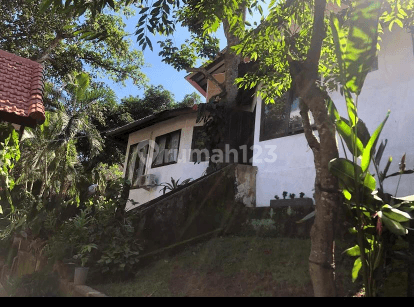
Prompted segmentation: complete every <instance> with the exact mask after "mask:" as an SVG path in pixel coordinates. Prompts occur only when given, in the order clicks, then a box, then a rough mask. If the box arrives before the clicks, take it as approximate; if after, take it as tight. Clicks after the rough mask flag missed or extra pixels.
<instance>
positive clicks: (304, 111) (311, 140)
mask: <svg viewBox="0 0 414 307" xmlns="http://www.w3.org/2000/svg"><path fill="white" fill-rule="evenodd" d="M299 109H300V116H301V117H302V124H303V129H304V132H305V137H306V140H307V141H308V144H309V147H310V148H311V149H312V151H319V149H320V143H319V141H318V139H317V138H316V136H315V134H314V133H313V130H312V126H311V124H310V120H309V114H308V112H309V108H308V106H307V105H306V104H305V103H304V102H303V101H302V99H301V100H300V103H299Z"/></svg>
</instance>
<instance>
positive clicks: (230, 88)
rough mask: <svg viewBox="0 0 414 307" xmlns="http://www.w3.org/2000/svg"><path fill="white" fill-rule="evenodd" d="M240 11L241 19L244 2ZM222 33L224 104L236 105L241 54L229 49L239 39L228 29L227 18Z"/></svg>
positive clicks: (244, 12) (238, 42)
mask: <svg viewBox="0 0 414 307" xmlns="http://www.w3.org/2000/svg"><path fill="white" fill-rule="evenodd" d="M239 9H240V13H241V14H243V21H244V20H245V19H246V7H245V5H244V4H240V7H239ZM223 30H224V35H225V36H226V39H227V47H226V49H227V50H226V52H225V54H224V69H225V80H224V86H225V88H226V105H227V107H229V108H235V107H237V101H236V97H237V93H238V90H239V88H238V86H237V84H236V78H237V77H238V74H239V64H240V62H241V56H240V55H237V54H235V53H234V52H233V50H231V48H232V47H233V46H236V45H238V44H240V39H239V38H238V37H237V36H236V35H234V33H233V32H232V31H231V29H230V25H229V23H228V21H227V20H224V21H223Z"/></svg>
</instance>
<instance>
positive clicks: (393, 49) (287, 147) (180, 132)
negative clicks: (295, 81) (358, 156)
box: [108, 29, 414, 207]
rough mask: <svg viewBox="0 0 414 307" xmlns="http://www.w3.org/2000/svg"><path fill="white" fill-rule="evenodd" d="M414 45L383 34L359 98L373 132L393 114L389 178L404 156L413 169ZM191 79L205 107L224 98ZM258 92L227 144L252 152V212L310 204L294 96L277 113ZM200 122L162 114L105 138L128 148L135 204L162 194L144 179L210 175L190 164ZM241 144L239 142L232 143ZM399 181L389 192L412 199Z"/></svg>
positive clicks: (408, 38) (245, 96)
mask: <svg viewBox="0 0 414 307" xmlns="http://www.w3.org/2000/svg"><path fill="white" fill-rule="evenodd" d="M413 43H414V39H413V34H412V33H410V32H409V31H408V30H406V29H398V30H394V31H393V32H392V33H390V32H388V31H385V33H384V35H383V37H382V44H381V50H380V52H379V54H378V60H377V62H375V65H374V66H373V67H372V71H371V72H370V73H369V74H368V76H367V78H366V81H365V83H364V87H363V89H362V93H361V95H360V96H359V103H358V115H359V117H360V118H361V119H362V120H363V121H364V122H365V124H366V126H367V128H368V130H369V131H370V133H372V132H373V131H374V130H375V129H376V128H377V127H378V125H379V124H380V123H381V122H382V121H383V120H384V118H385V116H386V114H387V111H388V110H391V115H390V117H389V120H388V121H387V123H386V125H385V127H384V129H383V132H382V134H381V139H380V142H381V140H385V139H387V140H388V144H387V146H386V148H385V151H384V155H383V157H384V158H383V161H382V163H381V165H380V168H381V169H382V168H383V167H384V166H385V163H386V160H387V158H388V156H392V157H393V158H394V162H393V164H392V165H391V168H390V170H389V173H394V172H397V171H398V162H399V160H400V159H401V157H402V156H403V154H404V153H407V157H406V165H407V168H408V169H412V168H413V167H414V136H413V134H412V133H411V131H414V121H413V120H412V116H413V115H414V107H413V101H414V91H413V89H414V46H413ZM253 65H254V63H249V62H247V61H246V62H245V63H242V64H240V66H239V74H242V73H244V72H245V71H247V70H249V69H252V67H253V68H254V66H253ZM204 68H206V69H207V71H208V72H209V73H210V74H212V75H213V76H215V77H216V79H217V80H218V81H219V82H222V81H224V62H223V59H222V58H221V57H220V56H219V57H218V58H217V59H215V60H214V61H213V62H211V63H210V64H208V65H207V66H206V67H204ZM186 79H187V80H188V81H189V82H190V83H191V84H193V86H194V87H195V88H196V89H197V90H198V91H199V92H200V93H201V94H202V95H203V96H204V97H206V101H207V100H208V99H209V98H211V97H212V96H214V95H216V94H217V93H219V89H218V88H217V87H216V86H215V85H214V84H213V83H211V82H210V81H209V80H207V79H206V78H205V77H204V75H203V74H202V73H192V74H189V75H188V76H187V77H186ZM256 91H257V88H256V89H252V90H248V91H244V90H240V93H239V97H238V102H239V107H240V109H241V110H239V111H240V112H243V113H242V114H243V116H240V115H238V114H237V112H235V113H234V118H230V119H229V121H228V126H229V127H230V128H229V131H228V133H227V135H228V139H227V140H225V142H228V143H230V144H232V146H230V147H229V149H230V150H232V149H234V148H239V147H240V146H239V145H242V146H247V148H248V149H250V150H252V151H253V157H251V158H249V159H247V161H246V160H245V161H238V163H245V164H249V165H252V166H253V167H255V168H254V169H257V173H256V178H255V180H256V198H255V206H257V207H268V206H269V204H270V200H272V199H274V197H275V195H278V196H279V197H282V193H283V192H284V191H286V192H288V193H294V194H296V195H299V194H300V193H304V194H305V197H312V196H313V190H314V180H315V168H314V157H313V153H312V151H311V149H310V148H309V146H308V144H307V140H306V138H305V136H304V134H303V128H302V124H301V118H300V115H299V112H298V99H297V97H295V96H294V95H293V94H292V93H286V95H285V96H284V97H283V101H282V104H284V106H285V107H282V108H280V106H276V105H275V104H265V103H264V102H263V101H262V100H261V98H260V97H258V96H257V95H256ZM330 96H331V98H332V99H333V101H334V102H335V104H336V107H337V109H338V111H339V113H340V114H342V115H343V116H345V117H346V114H347V111H346V105H345V100H344V97H342V96H341V94H340V93H339V92H333V93H330ZM240 112H239V113H240ZM246 114H250V115H251V118H250V119H249V120H243V119H242V118H248V116H247V117H246ZM196 117H197V112H196V110H195V109H192V108H183V109H177V110H170V111H164V112H161V113H159V114H156V115H151V116H149V117H146V118H143V119H141V120H139V121H137V122H135V123H132V124H129V125H126V126H124V127H120V128H117V129H115V130H113V131H111V132H110V133H108V134H109V135H111V136H112V137H116V138H121V139H123V140H124V141H125V142H128V150H127V163H126V169H125V175H126V176H127V178H129V179H132V181H135V184H133V188H132V189H131V191H130V198H131V199H134V200H135V201H137V202H139V204H143V203H146V202H148V201H149V200H152V199H154V198H156V197H158V196H160V195H161V194H160V191H162V187H155V186H154V187H153V188H145V185H144V187H140V185H139V184H137V181H136V180H138V179H137V178H139V177H140V176H143V175H150V177H151V178H147V179H149V180H152V179H153V180H156V181H157V182H158V183H162V182H170V181H171V178H173V179H174V180H177V179H180V180H181V181H182V180H185V179H187V178H192V179H197V178H199V177H200V176H202V175H203V174H205V173H206V169H207V167H208V162H207V161H206V160H194V159H192V158H191V150H193V149H196V146H195V144H196V143H197V142H196V141H197V131H198V130H199V129H200V125H201V123H198V124H197V123H196ZM233 126H234V127H233ZM231 127H233V128H231ZM243 133H244V134H243ZM315 133H316V131H315ZM237 138H239V139H238V140H237V142H234V139H237ZM145 141H154V142H155V143H157V144H159V146H160V151H163V150H165V149H167V148H168V149H170V150H172V153H171V154H170V156H168V158H165V156H163V157H161V156H159V155H158V156H157V158H156V159H154V156H153V152H151V151H150V152H147V151H146V150H147V149H146V147H145V146H147V145H146V144H148V142H147V143H145ZM140 144H141V145H142V146H141V145H140ZM243 144H244V145H243ZM338 145H340V144H338ZM338 147H339V155H340V156H341V157H344V156H345V153H344V151H343V148H342V147H341V146H338ZM139 150H141V151H143V152H144V157H146V158H145V159H144V163H143V164H136V160H135V159H136V157H135V156H134V155H133V153H136V152H138V151H139ZM188 153H189V154H188ZM241 155H243V152H242V151H241ZM194 162H196V163H194ZM134 165H135V166H134ZM372 171H373V172H372V173H375V172H374V170H372ZM141 178H145V177H141ZM142 180H144V181H145V179H142ZM398 181H399V179H398V177H392V178H389V179H386V180H385V182H384V184H385V186H384V188H385V190H386V191H388V192H389V193H392V194H394V193H395V192H396V187H397V185H399V188H398V192H397V195H398V196H405V195H410V194H413V193H414V192H413V187H414V175H411V176H410V175H407V176H404V177H403V178H402V179H401V182H400V183H399V184H398ZM200 192H202V191H200Z"/></svg>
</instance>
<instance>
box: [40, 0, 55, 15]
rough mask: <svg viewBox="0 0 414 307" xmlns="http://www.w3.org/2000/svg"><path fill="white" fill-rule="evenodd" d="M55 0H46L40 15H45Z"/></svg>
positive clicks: (41, 6) (41, 7)
mask: <svg viewBox="0 0 414 307" xmlns="http://www.w3.org/2000/svg"><path fill="white" fill-rule="evenodd" d="M52 2H53V0H44V1H43V2H42V4H41V5H40V8H39V14H43V13H44V12H45V11H46V10H47V9H48V8H49V7H50V5H51V4H52Z"/></svg>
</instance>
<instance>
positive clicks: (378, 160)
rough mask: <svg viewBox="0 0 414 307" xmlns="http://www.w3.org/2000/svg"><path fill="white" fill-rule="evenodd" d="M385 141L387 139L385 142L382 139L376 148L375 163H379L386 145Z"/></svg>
mask: <svg viewBox="0 0 414 307" xmlns="http://www.w3.org/2000/svg"><path fill="white" fill-rule="evenodd" d="M387 142H388V140H387V139H386V140H385V142H384V141H382V142H381V145H380V146H379V148H378V150H377V154H376V155H375V160H374V161H375V164H376V165H379V164H380V162H381V158H382V154H383V153H384V149H385V146H387Z"/></svg>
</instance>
